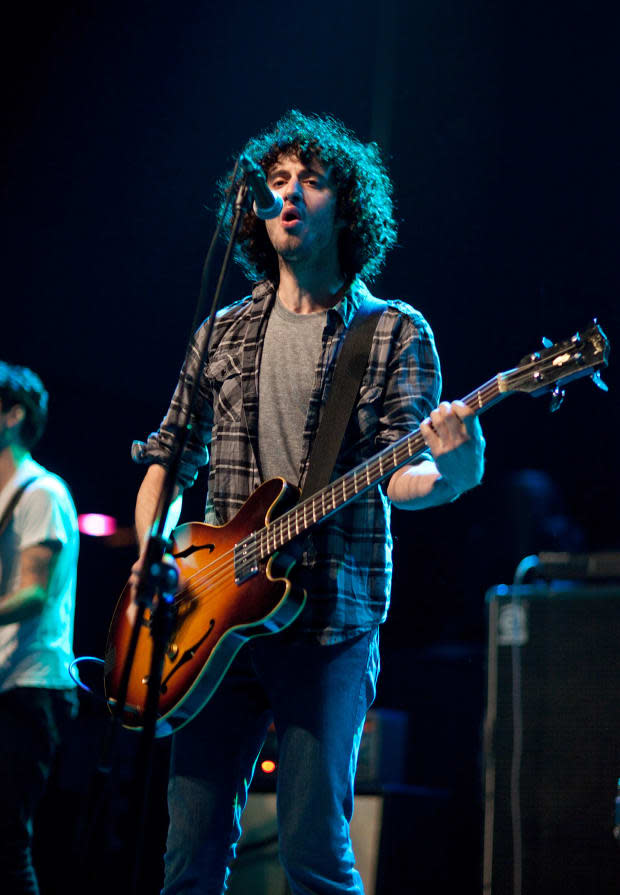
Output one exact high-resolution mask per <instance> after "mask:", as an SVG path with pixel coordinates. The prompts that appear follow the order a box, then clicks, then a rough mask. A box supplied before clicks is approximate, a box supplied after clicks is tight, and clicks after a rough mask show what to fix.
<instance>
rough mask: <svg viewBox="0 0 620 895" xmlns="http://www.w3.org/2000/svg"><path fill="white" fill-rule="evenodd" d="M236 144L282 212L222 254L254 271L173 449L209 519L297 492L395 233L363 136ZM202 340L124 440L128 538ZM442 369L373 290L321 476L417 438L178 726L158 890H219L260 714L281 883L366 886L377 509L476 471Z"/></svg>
mask: <svg viewBox="0 0 620 895" xmlns="http://www.w3.org/2000/svg"><path fill="white" fill-rule="evenodd" d="M244 153H245V154H246V155H248V156H250V157H251V158H252V159H254V160H255V161H256V162H257V163H258V164H259V165H260V166H261V167H262V169H263V171H264V172H265V175H266V177H267V182H268V184H269V186H270V187H271V189H272V190H273V191H274V192H275V193H277V194H279V195H280V196H281V197H282V200H283V208H282V212H281V214H280V215H279V217H277V218H275V219H272V220H268V221H267V222H263V221H260V220H259V219H258V218H257V217H256V215H255V214H254V213H253V211H252V210H248V211H247V212H246V214H245V217H244V220H243V224H242V228H241V234H240V238H239V242H238V247H237V260H238V261H239V262H240V264H241V265H242V267H243V269H244V270H245V272H246V273H247V274H248V276H249V277H250V279H252V280H254V281H255V285H254V288H253V291H252V293H251V295H250V296H248V297H247V298H244V299H241V300H240V301H238V302H236V303H235V304H232V305H230V306H229V307H227V308H224V310H222V311H221V312H219V313H218V316H217V319H216V321H215V325H214V329H213V334H212V341H211V345H210V347H209V353H208V357H207V363H206V369H205V372H204V374H203V376H202V380H201V390H200V398H201V400H200V406H199V408H198V410H197V412H196V414H195V417H194V418H193V419H192V420H191V423H192V429H191V433H190V437H189V440H188V443H187V447H186V449H185V453H184V456H183V459H182V463H181V469H180V473H179V477H178V490H179V492H182V490H183V489H184V488H185V487H187V486H189V485H191V484H192V482H193V480H194V478H195V475H196V470H197V469H198V467H199V466H201V465H204V464H205V463H206V462H207V459H208V454H207V445H209V449H210V470H209V484H208V494H207V506H206V521H207V522H209V523H212V524H223V523H226V522H228V521H229V520H230V519H231V517H232V516H233V515H234V514H235V513H236V512H237V511H238V510H239V509H240V508H241V506H242V505H243V503H244V501H245V500H246V499H247V497H248V496H249V495H250V494H251V493H252V491H253V490H254V489H255V488H256V487H257V486H258V485H259V484H260V483H261V482H262V481H264V480H266V479H268V478H271V477H274V476H281V477H282V478H284V479H286V480H287V481H291V482H292V483H293V484H296V485H299V486H303V484H304V481H305V477H306V475H307V472H308V458H309V455H310V450H311V447H312V443H313V439H314V436H315V434H316V431H317V427H318V423H319V420H320V418H321V413H322V410H323V408H324V406H325V403H326V400H327V397H328V394H329V390H330V383H331V379H332V374H333V371H334V366H335V363H336V359H337V357H338V355H339V353H340V350H341V348H342V345H343V341H344V339H345V336H346V334H347V331H348V329H349V327H350V325H351V321H352V319H353V317H354V315H355V313H356V311H357V309H358V308H359V306H360V304H361V303H362V302H363V301H364V299H365V296H367V295H368V290H367V287H366V285H365V283H364V279H366V280H370V279H372V277H373V276H374V275H375V274H376V273H377V272H378V270H379V269H380V267H381V265H382V263H383V260H384V257H385V254H386V251H387V250H388V249H389V248H391V247H392V246H393V245H394V243H395V239H396V226H395V222H394V217H393V211H392V201H391V183H390V181H389V178H388V176H387V173H386V171H385V168H384V166H383V164H382V162H381V159H380V156H379V151H378V148H377V147H376V145H374V144H370V145H364V144H362V143H361V142H360V141H359V140H358V139H357V137H355V136H354V135H353V134H352V133H351V132H350V131H349V130H348V129H347V128H345V126H344V125H343V124H341V123H340V122H339V121H336V120H335V119H333V118H331V117H327V116H323V117H321V116H317V115H304V114H302V113H301V112H297V111H292V112H289V113H288V114H287V115H285V116H284V117H283V118H282V119H280V121H278V122H277V124H276V125H275V126H274V127H273V128H271V129H270V130H268V131H266V132H265V133H263V134H261V135H260V136H259V137H257V138H255V139H253V140H250V141H249V143H248V144H247V145H246V147H245V148H244ZM225 184H226V181H223V186H224V185H225ZM203 340H204V327H202V328H201V329H200V330H199V331H198V333H197V335H196V338H195V340H194V343H193V347H192V351H191V352H190V354H189V355H188V359H187V360H186V363H185V365H184V367H183V370H182V371H181V376H180V380H179V383H178V385H177V389H176V391H175V394H174V396H173V399H172V402H171V404H170V408H169V410H168V413H167V415H166V417H165V419H164V420H163V422H162V423H161V425H160V427H159V430H158V431H157V432H156V433H153V434H151V436H149V438H148V440H147V442H146V443H145V444H143V443H140V442H136V443H135V444H134V459H135V460H137V461H138V462H144V463H148V464H149V469H148V471H147V474H146V476H145V479H144V481H143V484H142V486H141V488H140V492H139V495H138V501H137V507H136V525H137V529H138V533H139V536H140V539H141V543H142V544H143V545H144V544H145V543H146V540H147V535H148V532H149V530H150V527H151V523H152V519H153V516H154V514H155V512H156V507H157V502H158V499H159V494H160V491H161V485H162V481H163V476H164V473H165V467H166V465H167V464H168V462H169V459H170V453H171V449H172V445H173V443H174V438H175V433H176V428H177V423H178V421H179V417H180V415H181V414H183V412H184V409H185V408H186V407H187V401H188V394H189V389H190V386H191V382H192V381H193V379H194V377H195V376H196V375H198V371H197V363H198V357H199V356H200V349H201V346H202V344H203ZM440 382H441V377H440V372H439V363H438V358H437V354H436V351H435V346H434V341H433V336H432V333H431V330H430V328H429V326H428V324H427V323H426V321H425V320H424V318H423V317H422V315H421V314H420V313H419V312H417V311H415V310H414V309H413V308H411V307H409V306H408V305H405V304H403V303H402V302H399V301H394V300H388V301H386V302H384V303H383V308H382V313H381V315H380V318H379V320H378V323H377V327H376V330H375V333H374V336H373V341H372V346H371V350H370V356H369V360H368V365H367V369H366V370H365V372H364V375H363V377H362V381H361V386H360V389H359V393H358V396H357V400H356V404H355V407H354V410H353V413H352V416H351V420H350V422H349V425H348V428H347V431H346V435H345V438H344V442H343V444H342V447H341V450H340V454H339V457H338V461H337V464H336V471H335V474H336V475H338V474H341V473H343V472H346V471H348V470H350V469H352V468H353V467H354V466H356V465H357V464H359V463H360V462H363V461H364V460H367V459H368V458H370V457H371V456H373V454H375V453H376V452H377V451H378V450H379V449H381V448H382V447H385V446H386V445H388V444H390V443H391V442H394V441H396V440H397V439H399V438H401V437H402V436H403V435H406V434H408V433H409V432H411V431H412V430H413V429H415V428H416V427H417V426H420V427H421V431H422V433H423V435H424V439H425V441H426V444H427V446H428V452H427V454H426V455H425V456H423V457H421V458H419V460H418V462H416V463H415V464H409V465H406V466H404V467H402V468H401V469H399V470H398V471H397V472H395V473H394V474H393V475H392V476H391V478H390V479H389V480H388V481H387V482H386V483H384V484H382V485H381V486H378V487H375V488H372V489H370V490H369V491H367V492H366V493H364V494H363V495H362V496H360V497H359V499H358V500H357V501H354V502H353V503H351V504H349V505H348V506H347V507H346V508H344V509H342V510H341V511H340V512H339V513H337V514H335V515H333V516H331V517H330V518H329V520H327V521H326V522H325V523H324V524H322V525H321V526H318V527H317V528H316V529H314V530H313V532H312V534H311V536H310V537H307V538H306V539H305V540H304V543H303V545H302V546H303V555H302V557H301V560H300V562H299V563H298V565H297V566H296V568H295V571H294V572H293V573H292V574H293V577H294V579H295V583H296V584H297V585H299V586H301V587H303V588H305V590H306V591H307V594H308V599H307V603H306V605H305V607H304V609H303V611H302V612H301V614H300V616H299V617H298V618H297V619H296V620H295V622H294V623H293V624H292V625H291V626H290V627H288V628H287V629H285V630H284V631H282V632H280V633H278V634H275V635H273V636H270V637H264V638H260V637H259V638H255V639H254V640H253V641H251V642H250V643H248V644H247V645H246V646H244V647H243V649H242V650H241V651H240V653H239V654H238V656H237V658H236V659H235V660H234V662H233V664H232V666H231V668H230V669H229V671H228V672H227V674H226V676H225V678H224V680H223V682H222V684H221V685H220V687H219V689H218V691H217V692H216V693H215V695H214V696H213V697H212V699H211V700H210V701H209V703H208V704H207V705H206V706H205V708H204V709H203V710H202V712H200V714H199V715H198V716H197V717H196V718H195V719H194V720H193V721H192V722H191V723H190V724H189V725H187V726H186V727H184V728H183V729H181V730H180V731H179V732H178V733H177V734H176V735H175V741H174V745H173V755H172V763H171V777H170V786H169V810H170V828H169V834H168V844H167V851H166V858H165V865H166V879H165V887H164V892H165V893H166V895H172V893H179V892H183V893H199V892H200V893H213V895H215V893H217V895H220V893H221V892H223V891H224V890H225V888H226V879H227V876H228V872H229V871H228V867H229V865H230V863H231V861H232V859H233V858H234V855H235V847H236V842H237V840H238V837H239V835H240V832H241V824H240V821H241V813H242V811H243V808H244V806H245V803H246V799H247V791H248V786H249V783H250V781H251V779H252V773H253V769H254V765H255V762H256V759H257V756H258V754H259V751H260V748H261V746H262V743H263V741H264V739H265V734H266V731H267V728H268V726H269V724H270V723H271V722H273V723H274V725H275V729H276V732H277V736H278V747H279V753H278V780H277V788H278V794H277V802H278V823H279V846H280V858H281V861H282V864H283V866H284V868H285V870H286V874H287V877H288V882H289V885H290V888H291V891H292V892H293V893H295V895H302V893H303V895H309V893H315V895H337V893H339V895H340V893H362V892H363V886H362V881H361V878H360V875H359V873H358V871H357V870H356V869H355V859H354V855H353V850H352V847H351V840H350V835H349V821H350V819H351V816H352V811H353V781H354V775H355V768H356V761H357V753H358V748H359V744H360V738H361V731H362V725H363V722H364V718H365V715H366V712H367V710H368V708H369V706H370V705H371V703H372V701H373V699H374V695H375V686H376V680H377V674H378V669H379V646H378V632H379V626H380V624H381V622H383V621H384V619H385V617H386V613H387V609H388V602H389V593H390V579H391V567H392V564H391V548H392V541H391V537H390V530H389V519H390V504H395V505H396V506H398V507H401V508H404V509H411V510H414V509H421V508H423V507H428V506H435V505H438V504H440V503H444V502H446V501H450V500H452V499H454V498H455V497H456V496H457V495H458V494H460V493H462V492H463V491H465V490H467V489H469V488H472V487H474V486H475V485H477V484H478V482H479V481H480V479H481V476H482V470H483V451H484V439H483V437H482V433H481V430H480V427H479V423H478V421H477V419H476V418H475V417H474V416H473V414H472V413H471V411H469V410H468V409H467V408H466V407H465V406H464V405H463V404H460V403H453V404H448V403H442V404H439V392H440ZM438 404H439V406H438ZM139 562H140V561H139Z"/></svg>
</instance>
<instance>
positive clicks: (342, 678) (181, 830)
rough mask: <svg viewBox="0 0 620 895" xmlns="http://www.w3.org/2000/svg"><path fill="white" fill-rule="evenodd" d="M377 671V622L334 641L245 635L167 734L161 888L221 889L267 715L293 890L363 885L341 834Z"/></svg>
mask: <svg viewBox="0 0 620 895" xmlns="http://www.w3.org/2000/svg"><path fill="white" fill-rule="evenodd" d="M378 673H379V632H378V630H374V631H371V632H369V633H368V634H362V635H360V636H358V637H356V638H353V639H351V640H348V641H345V642H344V643H339V644H335V645H331V646H321V645H320V644H319V643H317V642H316V641H315V640H310V639H308V638H304V637H302V636H300V635H295V634H291V633H290V632H288V631H284V632H282V633H281V634H276V635H273V636H269V637H259V638H257V639H256V640H254V641H252V642H251V643H249V644H246V646H244V647H243V648H242V650H241V652H240V653H239V655H238V656H237V658H236V659H235V661H234V662H233V664H232V666H231V668H230V669H229V671H228V673H227V675H226V677H225V678H224V680H223V682H222V684H221V685H220V688H219V690H218V691H217V692H216V694H215V695H214V696H213V698H212V699H211V700H210V702H209V703H208V704H207V705H206V707H205V708H204V709H203V710H202V712H200V714H199V715H198V716H197V717H196V718H195V719H194V720H193V721H191V722H190V723H189V724H188V725H187V727H185V728H183V729H182V730H180V731H179V732H178V733H177V734H176V735H175V737H174V744H173V750H172V759H171V775H170V783H169V790H168V808H169V812H170V827H169V831H168V843H167V849H166V857H165V868H166V873H165V886H164V889H163V892H164V895H177V893H184V895H198V893H200V895H221V893H222V892H224V891H225V889H226V878H227V876H228V866H229V864H230V863H231V861H232V859H233V858H234V856H235V848H236V843H237V841H238V838H239V836H240V835H241V823H240V821H241V813H242V811H243V809H244V807H245V803H246V800H247V793H248V787H249V785H250V782H251V779H252V774H253V771H254V765H255V763H256V759H257V757H258V754H259V752H260V749H261V747H262V744H263V742H264V740H265V735H266V731H267V728H268V726H269V724H270V722H271V720H272V719H273V721H274V724H275V728H276V732H277V735H278V744H279V758H278V792H277V805H278V827H279V844H280V860H281V861H282V864H283V866H284V869H285V871H286V874H287V877H288V880H289V884H290V887H291V890H292V891H293V893H294V895H345V893H346V895H363V886H362V881H361V878H360V875H359V873H358V872H357V870H356V869H355V866H354V862H355V858H354V855H353V849H352V847H351V839H350V835H349V821H350V819H351V815H352V813H353V780H354V776H355V768H356V764H357V755H358V750H359V744H360V739H361V733H362V726H363V723H364V718H365V716H366V712H367V711H368V709H369V707H370V705H371V704H372V701H373V699H374V697H375V690H376V681H377V675H378Z"/></svg>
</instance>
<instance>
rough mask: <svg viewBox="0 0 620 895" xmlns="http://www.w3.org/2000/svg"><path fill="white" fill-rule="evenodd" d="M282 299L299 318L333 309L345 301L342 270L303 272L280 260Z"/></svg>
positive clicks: (312, 269)
mask: <svg viewBox="0 0 620 895" xmlns="http://www.w3.org/2000/svg"><path fill="white" fill-rule="evenodd" d="M279 260H280V282H279V285H278V297H279V299H280V301H281V302H282V304H283V305H284V306H285V308H287V309H288V310H289V311H293V313H295V314H312V313H315V312H316V311H325V310H326V309H327V308H333V306H334V305H335V304H337V303H338V302H339V301H340V299H341V298H342V292H343V286H344V285H345V280H344V277H343V276H342V274H341V273H340V270H339V269H338V267H335V268H334V269H332V270H327V271H326V270H325V269H318V268H316V267H313V268H300V267H299V266H295V265H292V264H291V263H290V262H287V261H285V260H284V259H283V258H280V259H279Z"/></svg>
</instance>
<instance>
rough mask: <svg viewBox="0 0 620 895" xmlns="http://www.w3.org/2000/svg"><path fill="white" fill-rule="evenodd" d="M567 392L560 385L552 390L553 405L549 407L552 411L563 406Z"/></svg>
mask: <svg viewBox="0 0 620 895" xmlns="http://www.w3.org/2000/svg"><path fill="white" fill-rule="evenodd" d="M565 394H566V392H565V391H564V389H563V388H560V387H559V385H556V387H555V388H554V389H553V391H552V392H551V407H550V408H549V409H550V411H551V413H555V411H556V410H559V409H560V407H561V406H562V401H563V400H564V395H565Z"/></svg>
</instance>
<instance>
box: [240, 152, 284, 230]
mask: <svg viewBox="0 0 620 895" xmlns="http://www.w3.org/2000/svg"><path fill="white" fill-rule="evenodd" d="M240 162H241V167H242V168H243V170H244V171H245V177H246V182H247V184H248V186H249V187H250V189H251V190H252V193H253V194H254V214H255V215H256V217H257V218H260V219H261V221H266V220H269V219H270V218H277V217H278V215H279V214H280V212H281V211H282V208H283V206H284V202H283V201H282V196H278V194H277V193H274V192H273V190H270V189H269V187H268V186H267V178H266V177H265V175H264V173H263V170H262V168H259V166H258V165H257V164H256V163H255V162H253V161H252V159H251V158H248V156H247V155H242V156H241V159H240Z"/></svg>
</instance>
